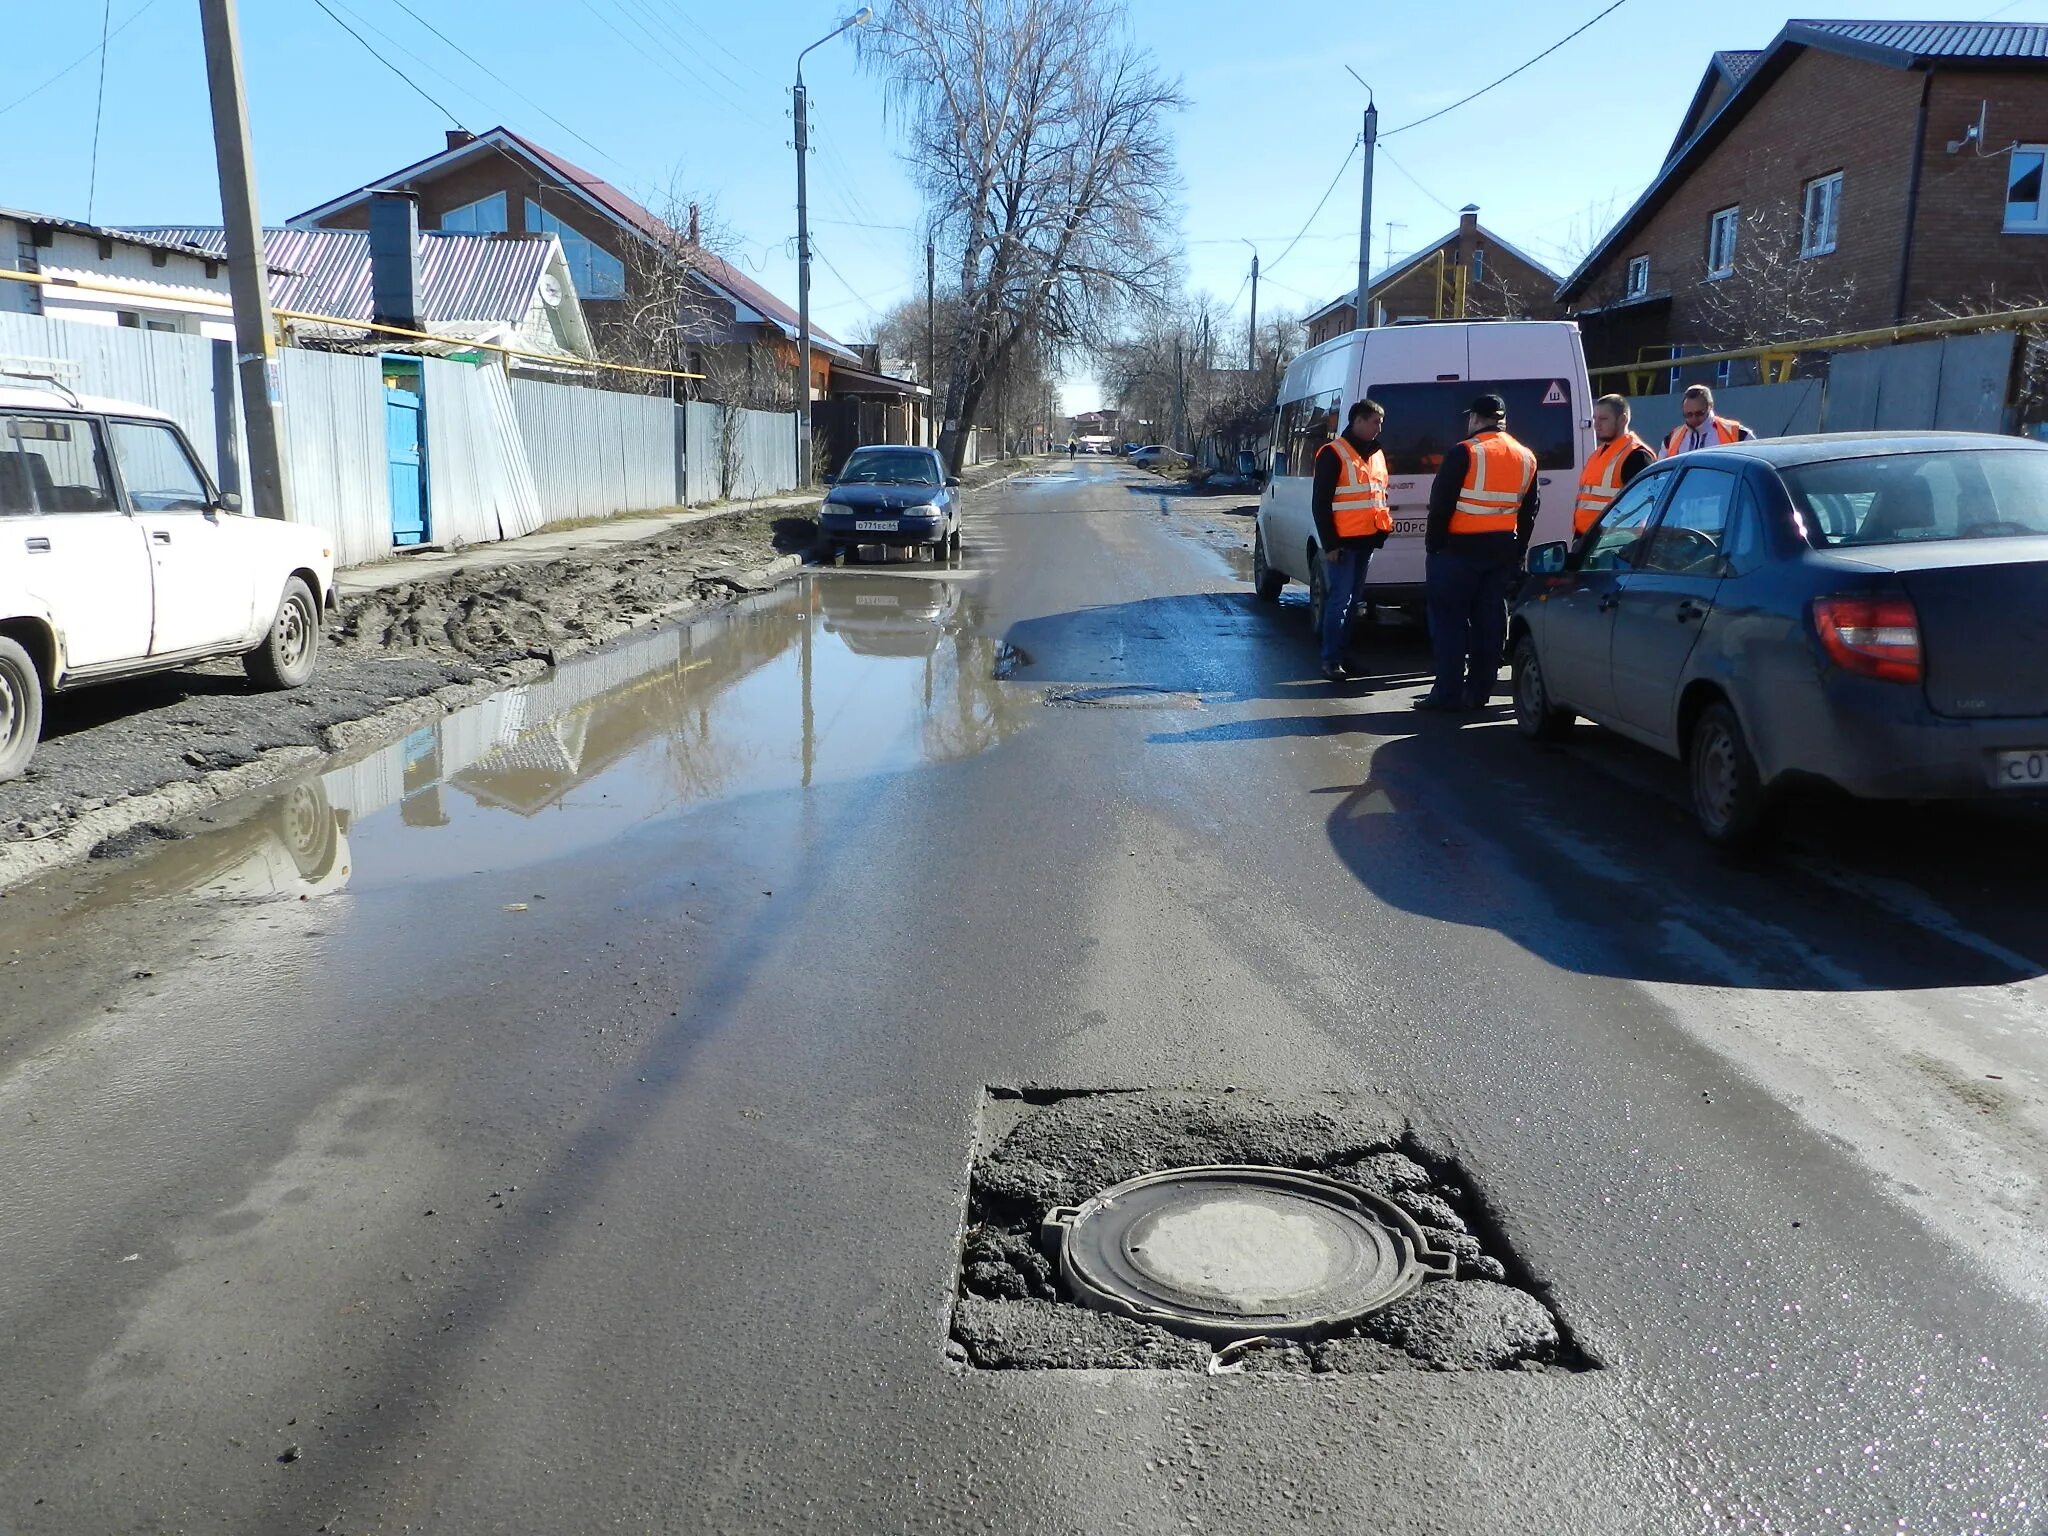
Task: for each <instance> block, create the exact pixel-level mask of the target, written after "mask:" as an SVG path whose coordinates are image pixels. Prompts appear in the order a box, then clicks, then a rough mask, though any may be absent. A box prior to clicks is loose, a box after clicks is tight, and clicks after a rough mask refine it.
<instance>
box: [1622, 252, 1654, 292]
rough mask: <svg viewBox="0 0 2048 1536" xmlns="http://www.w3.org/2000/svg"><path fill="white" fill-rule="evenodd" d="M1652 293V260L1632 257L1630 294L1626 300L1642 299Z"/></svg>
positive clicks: (1644, 257) (1629, 269)
mask: <svg viewBox="0 0 2048 1536" xmlns="http://www.w3.org/2000/svg"><path fill="white" fill-rule="evenodd" d="M1649 291H1650V258H1649V257H1647V256H1631V257H1630V258H1629V259H1628V292H1627V293H1626V294H1625V295H1624V297H1626V298H1631V299H1640V298H1642V297H1644V296H1645V295H1647V294H1648V293H1649Z"/></svg>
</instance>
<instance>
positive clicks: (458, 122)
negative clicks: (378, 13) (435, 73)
mask: <svg viewBox="0 0 2048 1536" xmlns="http://www.w3.org/2000/svg"><path fill="white" fill-rule="evenodd" d="M313 3H314V4H315V5H317V6H319V7H320V9H321V10H323V11H326V12H327V18H328V20H330V21H332V22H333V23H334V24H335V25H336V26H337V27H339V28H341V30H342V31H344V32H346V33H347V34H348V35H349V36H350V37H352V38H354V39H355V40H356V41H357V42H359V43H361V44H362V45H363V51H364V52H365V53H367V54H369V56H370V57H371V58H373V59H375V60H376V61H377V62H378V63H379V64H382V65H383V66H384V67H385V68H386V69H388V70H390V71H391V73H393V74H394V75H396V76H398V78H399V79H401V80H403V81H404V82H405V83H406V84H407V85H409V86H411V87H412V88H413V89H414V90H415V91H417V92H418V93H419V94H420V95H421V96H422V97H423V98H425V100H426V101H427V102H428V103H429V104H430V105H431V106H432V107H433V108H434V110H435V111H436V112H439V113H440V114H441V115H442V116H443V117H445V118H447V119H448V121H449V122H451V123H453V124H454V125H455V126H456V127H458V128H462V131H463V132H464V133H467V132H469V130H468V129H467V128H463V124H462V119H461V118H459V117H457V116H456V115H455V114H454V113H453V112H450V111H449V110H448V109H447V108H446V107H444V106H442V105H441V103H440V102H439V101H437V100H435V98H434V97H432V96H430V95H428V94H427V89H426V87H425V86H423V85H421V84H420V83H419V82H418V81H417V80H415V79H413V77H412V76H411V75H408V74H407V73H406V72H405V71H404V70H402V69H400V68H399V67H398V66H397V65H396V64H394V63H392V62H391V61H390V60H389V59H387V58H385V57H384V55H383V54H381V53H379V52H378V51H377V50H376V49H375V48H373V47H371V46H370V40H369V39H368V38H367V37H364V36H363V34H362V33H360V32H358V31H357V30H356V29H355V28H354V27H352V26H350V25H349V24H348V23H347V22H345V21H343V20H342V19H341V18H340V17H339V16H337V15H335V14H334V12H333V10H332V9H331V8H330V7H329V6H328V4H327V0H313Z"/></svg>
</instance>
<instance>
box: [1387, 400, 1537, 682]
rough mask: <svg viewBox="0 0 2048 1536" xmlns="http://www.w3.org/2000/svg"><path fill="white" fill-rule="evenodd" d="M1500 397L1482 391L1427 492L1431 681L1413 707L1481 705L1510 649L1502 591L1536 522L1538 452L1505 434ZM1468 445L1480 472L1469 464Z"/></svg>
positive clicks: (1510, 582) (1505, 598) (1425, 545)
mask: <svg viewBox="0 0 2048 1536" xmlns="http://www.w3.org/2000/svg"><path fill="white" fill-rule="evenodd" d="M1507 414H1508V407H1507V402H1506V401H1505V400H1503V399H1501V397H1500V396H1499V395H1481V396H1480V397H1479V398H1478V399H1477V400H1474V401H1473V402H1472V404H1471V406H1470V408H1469V409H1468V410H1467V411H1466V414H1465V430H1466V433H1467V436H1466V439H1465V441H1464V442H1462V443H1459V444H1458V445H1457V446H1456V447H1455V448H1453V449H1451V451H1450V452H1449V453H1447V454H1445V455H1444V463H1443V468H1441V469H1439V470H1438V471H1437V473H1436V483H1435V484H1434V485H1433V486H1431V487H1430V492H1429V522H1428V524H1427V526H1426V529H1425V531H1424V534H1423V541H1422V543H1423V548H1424V550H1426V551H1427V552H1428V557H1429V560H1428V567H1427V578H1426V579H1427V583H1428V592H1429V640H1430V648H1431V650H1432V651H1433V652H1434V653H1435V657H1436V684H1435V686H1434V687H1432V688H1431V689H1430V690H1429V693H1428V694H1427V695H1426V696H1424V697H1423V698H1420V699H1417V700H1416V701H1415V707H1416V708H1417V709H1427V710H1442V711H1445V712H1447V713H1452V714H1456V713H1462V712H1467V711H1470V710H1475V709H1483V708H1484V707H1485V706H1486V704H1487V701H1488V700H1490V699H1491V698H1492V697H1493V689H1494V684H1495V683H1496V681H1497V680H1498V679H1499V677H1500V665H1501V653H1502V652H1503V651H1504V650H1505V649H1506V648H1507V637H1508V589H1509V587H1510V586H1512V585H1513V583H1514V579H1515V572H1516V571H1517V570H1518V569H1519V568H1520V566H1521V563H1522V558H1523V556H1524V554H1526V553H1527V551H1528V548H1529V535H1530V534H1531V533H1533V532H1534V531H1535V529H1536V511H1537V507H1538V505H1539V501H1540V496H1539V493H1538V490H1537V484H1536V482H1537V474H1536V458H1535V455H1534V454H1532V453H1530V452H1529V450H1528V449H1526V448H1524V447H1523V446H1522V445H1521V444H1520V443H1518V442H1516V441H1515V440H1514V439H1513V438H1511V437H1509V436H1508V434H1507ZM1475 447H1476V448H1477V449H1478V451H1479V452H1480V454H1481V455H1482V456H1483V459H1484V464H1483V466H1482V469H1483V472H1479V473H1475V471H1474V467H1473V464H1474V451H1475Z"/></svg>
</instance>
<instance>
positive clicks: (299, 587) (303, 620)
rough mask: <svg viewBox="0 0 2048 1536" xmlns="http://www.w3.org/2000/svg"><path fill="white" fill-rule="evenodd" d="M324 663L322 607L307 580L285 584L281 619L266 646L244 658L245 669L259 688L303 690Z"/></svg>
mask: <svg viewBox="0 0 2048 1536" xmlns="http://www.w3.org/2000/svg"><path fill="white" fill-rule="evenodd" d="M319 659H320V605H319V604H318V603H316V602H314V601H313V589H312V588H311V587H309V586H307V585H306V582H305V578H304V577H300V576H294V577H292V579H291V580H290V581H287V582H286V583H285V584H284V596H283V597H282V598H281V599H279V601H278V605H277V617H276V618H274V619H272V620H271V621H270V633H269V634H267V635H265V636H264V637H263V643H262V644H261V645H259V646H257V647H256V649H255V650H253V651H251V652H249V654H248V655H246V656H244V657H243V658H242V669H243V670H244V671H245V672H247V673H248V674H249V676H250V678H251V679H253V680H254V681H255V683H256V685H257V686H258V687H259V688H303V687H304V686H305V685H306V684H307V683H308V682H310V681H311V680H312V677H313V668H314V666H315V665H316V664H317V663H318V661H319Z"/></svg>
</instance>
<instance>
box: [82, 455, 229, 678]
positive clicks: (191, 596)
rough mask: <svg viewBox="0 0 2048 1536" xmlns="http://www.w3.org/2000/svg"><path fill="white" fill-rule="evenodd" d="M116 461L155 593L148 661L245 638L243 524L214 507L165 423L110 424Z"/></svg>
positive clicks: (201, 478) (189, 458) (203, 480)
mask: <svg viewBox="0 0 2048 1536" xmlns="http://www.w3.org/2000/svg"><path fill="white" fill-rule="evenodd" d="M107 432H108V435H109V436H110V437H111V438H112V439H113V448H114V462H115V464H116V465H117V466H118V467H119V469H120V471H121V483H122V487H123V489H125V490H126V492H127V493H128V505H129V506H131V507H132V508H134V509H135V521H136V522H137V523H138V524H139V525H140V526H141V528H142V532H143V536H144V537H145V538H146V539H147V540H148V544H149V556H150V563H151V566H152V569H153V574H154V578H155V586H156V622H155V625H154V627H153V629H152V632H151V635H150V645H149V652H150V654H151V655H152V656H170V655H175V654H177V653H179V652H183V651H196V650H221V649H226V648H231V647H234V646H239V645H241V644H243V643H245V642H246V641H248V640H249V639H250V633H251V627H252V624H253V622H254V617H255V606H256V588H255V573H254V570H253V569H252V556H253V554H254V551H253V550H252V549H251V548H250V547H249V542H250V541H249V540H247V539H245V538H243V537H241V536H240V535H241V534H243V533H244V532H245V531H246V530H245V529H243V528H242V527H241V526H240V525H239V524H240V520H239V519H237V518H235V517H232V516H226V517H224V516H222V515H221V514H220V513H218V512H217V511H216V510H215V508H214V505H213V497H212V494H211V492H210V491H209V490H208V489H207V485H206V477H205V476H204V475H202V474H201V473H200V471H199V466H198V465H197V464H195V463H194V462H193V460H192V455H191V452H190V451H189V450H188V449H187V448H186V446H185V443H184V440H183V439H182V438H181V437H179V435H178V433H177V432H176V431H175V430H174V429H173V428H172V427H171V425H170V423H168V422H163V421H122V420H119V419H115V420H112V421H109V422H108V423H107Z"/></svg>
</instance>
